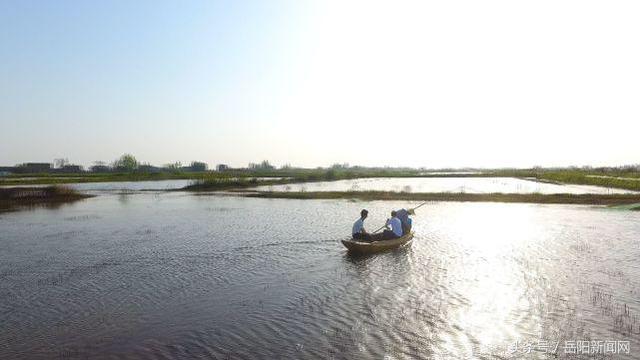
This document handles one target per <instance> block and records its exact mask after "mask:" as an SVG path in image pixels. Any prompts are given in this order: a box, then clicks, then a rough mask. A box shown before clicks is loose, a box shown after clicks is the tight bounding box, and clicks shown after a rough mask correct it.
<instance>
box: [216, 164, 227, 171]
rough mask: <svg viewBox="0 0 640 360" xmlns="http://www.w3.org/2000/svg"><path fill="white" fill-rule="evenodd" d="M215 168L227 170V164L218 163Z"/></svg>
mask: <svg viewBox="0 0 640 360" xmlns="http://www.w3.org/2000/svg"><path fill="white" fill-rule="evenodd" d="M216 169H217V170H218V171H227V170H229V165H227V164H218V165H216Z"/></svg>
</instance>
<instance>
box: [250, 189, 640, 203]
mask: <svg viewBox="0 0 640 360" xmlns="http://www.w3.org/2000/svg"><path fill="white" fill-rule="evenodd" d="M239 194H241V195H243V196H247V197H256V198H277V199H357V200H407V201H469V202H507V203H536V204H584V205H622V204H635V203H640V194H639V195H628V194H611V195H601V194H578V195H574V194H503V193H494V194H468V193H399V192H390V191H352V192H339V191H327V192H251V193H242V192H239Z"/></svg>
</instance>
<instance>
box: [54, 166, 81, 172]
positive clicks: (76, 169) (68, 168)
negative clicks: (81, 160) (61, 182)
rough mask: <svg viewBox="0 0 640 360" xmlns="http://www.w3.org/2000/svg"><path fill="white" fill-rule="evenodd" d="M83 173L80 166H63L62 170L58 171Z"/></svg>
mask: <svg viewBox="0 0 640 360" xmlns="http://www.w3.org/2000/svg"><path fill="white" fill-rule="evenodd" d="M83 171H84V170H83V169H82V166H80V165H63V166H62V167H61V168H59V169H56V172H61V173H81V172H83Z"/></svg>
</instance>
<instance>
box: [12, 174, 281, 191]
mask: <svg viewBox="0 0 640 360" xmlns="http://www.w3.org/2000/svg"><path fill="white" fill-rule="evenodd" d="M34 179H35V178H34ZM250 179H256V180H257V181H265V180H281V179H285V178H283V177H257V178H250ZM11 180H14V179H11ZM194 181H195V180H192V179H172V180H148V181H105V182H87V183H66V184H62V185H63V186H67V187H70V188H73V189H76V190H78V191H82V192H87V193H90V194H99V193H104V192H121V191H164V190H176V189H181V188H183V187H185V186H187V185H191V184H192V183H193V182H194ZM40 186H50V185H49V184H45V185H37V184H36V185H2V186H0V187H40Z"/></svg>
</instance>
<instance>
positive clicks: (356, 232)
mask: <svg viewBox="0 0 640 360" xmlns="http://www.w3.org/2000/svg"><path fill="white" fill-rule="evenodd" d="M367 216H369V212H368V211H367V209H362V211H360V218H359V219H358V220H356V222H354V223H353V228H352V230H351V235H352V236H353V238H354V239H356V240H364V241H371V235H370V234H369V233H368V232H367V230H365V228H364V220H365V219H366V218H367Z"/></svg>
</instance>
